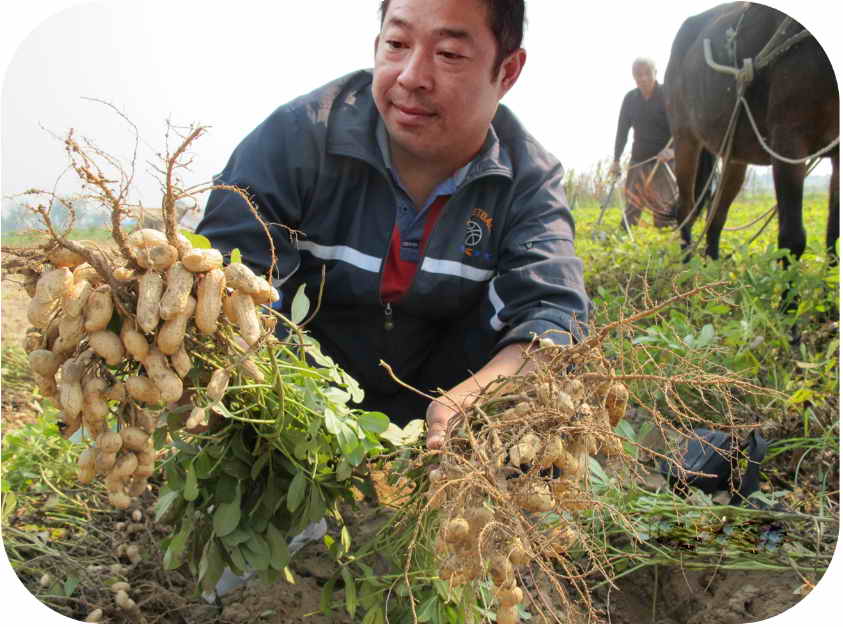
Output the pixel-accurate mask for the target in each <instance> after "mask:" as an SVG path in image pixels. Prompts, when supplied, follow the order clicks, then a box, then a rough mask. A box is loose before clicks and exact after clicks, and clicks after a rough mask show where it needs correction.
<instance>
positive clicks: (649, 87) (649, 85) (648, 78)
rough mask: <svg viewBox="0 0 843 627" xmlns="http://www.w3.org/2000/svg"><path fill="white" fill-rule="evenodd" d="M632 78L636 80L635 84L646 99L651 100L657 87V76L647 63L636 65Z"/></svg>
mask: <svg viewBox="0 0 843 627" xmlns="http://www.w3.org/2000/svg"><path fill="white" fill-rule="evenodd" d="M632 78H634V79H635V84H636V85H638V89H640V90H641V93H642V94H644V96H645V97H647V98H649V97H650V94H651V93H653V88H654V87H655V86H656V74H655V72H653V68H651V67H650V66H649V65H647V64H646V63H636V64H635V65H634V66H632Z"/></svg>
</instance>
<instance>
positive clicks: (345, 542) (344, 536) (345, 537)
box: [340, 525, 351, 553]
mask: <svg viewBox="0 0 843 627" xmlns="http://www.w3.org/2000/svg"><path fill="white" fill-rule="evenodd" d="M340 543H342V548H343V549H345V552H346V553H348V552H349V551H350V550H351V533H349V531H348V527H347V526H345V525H343V527H342V531H340Z"/></svg>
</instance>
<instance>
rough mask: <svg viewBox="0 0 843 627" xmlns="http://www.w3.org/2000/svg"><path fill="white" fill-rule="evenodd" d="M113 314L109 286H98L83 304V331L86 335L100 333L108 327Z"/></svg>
mask: <svg viewBox="0 0 843 627" xmlns="http://www.w3.org/2000/svg"><path fill="white" fill-rule="evenodd" d="M113 314H114V301H113V300H112V299H111V286H110V285H100V286H99V287H98V288H96V289H95V290H94V291H93V292H91V295H90V296H88V302H87V303H85V330H86V331H87V332H88V333H93V332H94V331H102V330H103V329H105V327H107V326H108V323H109V321H110V320H111V316H112V315H113Z"/></svg>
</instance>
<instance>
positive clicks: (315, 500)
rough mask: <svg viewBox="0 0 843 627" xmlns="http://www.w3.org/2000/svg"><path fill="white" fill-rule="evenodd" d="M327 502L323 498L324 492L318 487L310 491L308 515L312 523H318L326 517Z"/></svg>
mask: <svg viewBox="0 0 843 627" xmlns="http://www.w3.org/2000/svg"><path fill="white" fill-rule="evenodd" d="M325 510H326V507H325V500H324V499H323V498H322V491H321V490H320V489H319V487H318V486H313V488H312V489H311V490H310V501H309V502H308V504H307V515H308V518H309V519H310V522H318V521H319V520H321V519H322V518H323V517H324V516H325Z"/></svg>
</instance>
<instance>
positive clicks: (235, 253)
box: [229, 248, 243, 263]
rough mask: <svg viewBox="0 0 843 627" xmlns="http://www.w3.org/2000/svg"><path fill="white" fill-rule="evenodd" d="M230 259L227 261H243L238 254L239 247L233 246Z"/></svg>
mask: <svg viewBox="0 0 843 627" xmlns="http://www.w3.org/2000/svg"><path fill="white" fill-rule="evenodd" d="M230 259H231V260H230V261H229V263H242V262H243V258H242V257H241V255H240V249H239V248H235V249H234V250H232V251H231V258H230Z"/></svg>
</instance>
